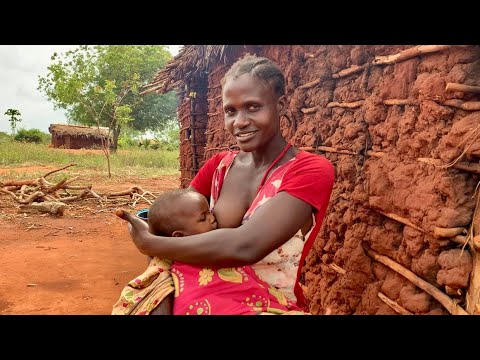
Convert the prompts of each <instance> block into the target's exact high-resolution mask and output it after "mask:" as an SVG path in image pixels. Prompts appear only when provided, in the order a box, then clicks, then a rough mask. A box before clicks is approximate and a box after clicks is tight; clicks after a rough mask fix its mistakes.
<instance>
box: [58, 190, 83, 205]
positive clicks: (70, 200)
mask: <svg viewBox="0 0 480 360" xmlns="http://www.w3.org/2000/svg"><path fill="white" fill-rule="evenodd" d="M89 193H90V191H89V190H84V191H83V192H82V193H81V194H78V195H74V196H68V197H64V198H61V199H60V200H61V201H62V202H72V201H75V200H79V199H83V198H84V197H85V196H87V195H88V194H89Z"/></svg>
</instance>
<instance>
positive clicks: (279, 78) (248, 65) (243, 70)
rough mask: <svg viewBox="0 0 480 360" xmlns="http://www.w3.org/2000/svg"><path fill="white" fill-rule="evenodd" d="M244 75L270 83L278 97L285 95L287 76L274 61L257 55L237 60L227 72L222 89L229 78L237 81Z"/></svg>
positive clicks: (222, 82)
mask: <svg viewBox="0 0 480 360" xmlns="http://www.w3.org/2000/svg"><path fill="white" fill-rule="evenodd" d="M243 74H252V75H253V76H255V77H257V78H258V79H260V80H262V81H264V82H266V83H268V84H269V85H270V86H271V87H272V88H273V91H274V92H275V94H276V95H277V96H279V97H280V96H282V95H284V94H285V76H284V75H283V73H282V71H281V70H280V68H279V67H278V65H277V64H275V63H274V62H273V61H272V60H270V59H267V58H265V57H259V56H257V55H252V54H246V55H245V56H243V57H242V58H240V59H239V60H237V61H236V62H235V63H233V65H232V66H231V67H230V69H229V70H228V71H227V73H226V74H225V76H224V77H223V79H222V81H221V85H222V87H223V86H224V85H225V82H226V80H227V78H232V79H236V78H238V77H239V76H240V75H243Z"/></svg>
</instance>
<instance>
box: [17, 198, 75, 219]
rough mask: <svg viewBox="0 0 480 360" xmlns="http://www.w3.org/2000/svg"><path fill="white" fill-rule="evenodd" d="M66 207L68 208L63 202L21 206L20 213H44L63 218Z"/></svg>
mask: <svg viewBox="0 0 480 360" xmlns="http://www.w3.org/2000/svg"><path fill="white" fill-rule="evenodd" d="M65 207H66V206H65V204H63V203H61V202H50V201H45V202H42V203H32V204H29V205H20V208H19V210H18V212H24V213H35V212H42V213H50V214H52V215H60V216H61V215H63V213H64V212H65Z"/></svg>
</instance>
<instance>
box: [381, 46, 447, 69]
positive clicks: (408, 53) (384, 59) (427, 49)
mask: <svg viewBox="0 0 480 360" xmlns="http://www.w3.org/2000/svg"><path fill="white" fill-rule="evenodd" d="M450 47H452V46H451V45H419V46H415V47H412V48H410V49H406V50H403V51H400V52H399V53H397V54H393V55H386V56H375V60H373V62H372V64H373V65H387V64H395V63H397V62H400V61H404V60H408V59H411V58H413V57H416V56H419V55H422V54H427V53H432V52H437V51H442V50H445V49H448V48H450Z"/></svg>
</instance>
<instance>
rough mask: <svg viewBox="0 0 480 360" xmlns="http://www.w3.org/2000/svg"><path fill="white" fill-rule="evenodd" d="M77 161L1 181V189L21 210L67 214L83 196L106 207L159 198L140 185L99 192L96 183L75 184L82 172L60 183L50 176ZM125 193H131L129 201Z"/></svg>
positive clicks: (59, 214) (148, 201)
mask: <svg viewBox="0 0 480 360" xmlns="http://www.w3.org/2000/svg"><path fill="white" fill-rule="evenodd" d="M74 165H76V164H69V165H67V166H65V167H63V168H60V169H56V170H52V171H50V172H48V173H47V174H45V175H43V176H41V177H39V178H36V179H31V180H4V181H0V193H3V194H6V195H9V196H10V197H11V198H12V199H13V200H14V201H15V202H16V203H17V204H18V208H19V212H23V213H35V212H41V213H50V214H52V215H58V216H61V215H63V214H64V212H65V209H66V208H67V205H68V204H72V203H74V202H77V201H81V200H89V199H93V200H95V201H97V202H98V203H99V204H100V205H101V206H102V207H105V206H108V205H109V204H110V205H113V206H125V205H129V206H131V207H134V206H135V205H136V204H137V202H139V201H144V202H147V203H148V204H151V203H152V201H153V200H154V199H155V196H154V195H153V194H152V193H151V192H149V191H145V190H143V189H142V188H140V187H139V186H134V187H131V188H130V189H127V190H124V191H117V192H106V193H99V192H96V191H94V190H93V189H92V185H72V183H74V182H75V181H76V180H78V176H77V177H74V178H71V179H68V178H67V177H64V178H63V179H61V180H60V181H58V182H57V183H52V182H49V181H47V180H46V177H47V176H49V175H51V174H53V173H56V172H59V171H62V170H64V169H66V168H69V167H71V166H74ZM125 197H128V199H127V200H126V201H125ZM119 201H120V203H119Z"/></svg>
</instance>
